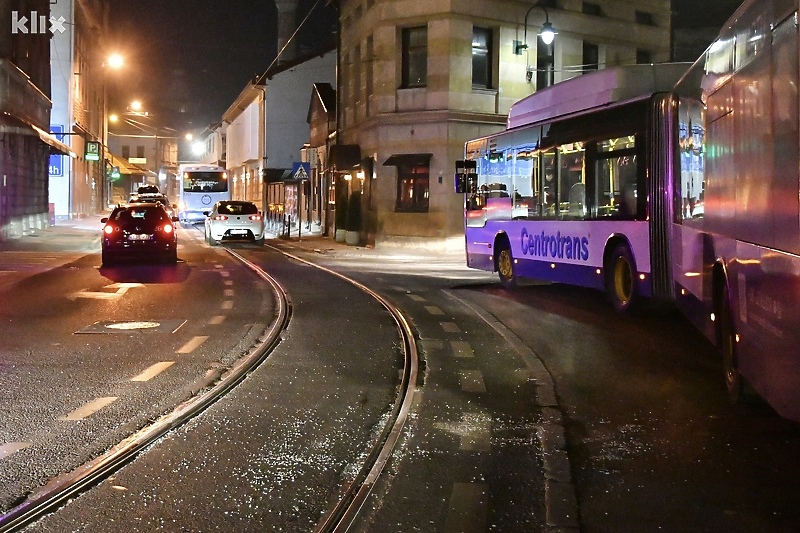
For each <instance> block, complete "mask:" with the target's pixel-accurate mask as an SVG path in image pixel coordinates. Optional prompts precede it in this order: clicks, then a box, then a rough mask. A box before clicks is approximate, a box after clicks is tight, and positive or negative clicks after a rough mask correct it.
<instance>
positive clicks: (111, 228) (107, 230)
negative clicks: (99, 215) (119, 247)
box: [103, 224, 119, 235]
mask: <svg viewBox="0 0 800 533" xmlns="http://www.w3.org/2000/svg"><path fill="white" fill-rule="evenodd" d="M115 231H119V228H117V227H114V226H112V225H110V224H106V226H105V227H104V228H103V232H104V233H105V234H106V235H111V234H112V233H114V232H115Z"/></svg>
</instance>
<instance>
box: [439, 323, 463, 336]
mask: <svg viewBox="0 0 800 533" xmlns="http://www.w3.org/2000/svg"><path fill="white" fill-rule="evenodd" d="M439 325H440V326H442V329H443V330H445V331H446V332H448V333H461V329H459V327H458V326H457V325H456V323H455V322H439Z"/></svg>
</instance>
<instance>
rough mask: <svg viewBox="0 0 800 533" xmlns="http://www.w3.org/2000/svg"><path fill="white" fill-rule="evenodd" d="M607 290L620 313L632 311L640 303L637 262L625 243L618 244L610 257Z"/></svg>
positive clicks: (607, 267) (607, 268)
mask: <svg viewBox="0 0 800 533" xmlns="http://www.w3.org/2000/svg"><path fill="white" fill-rule="evenodd" d="M606 292H607V294H608V297H609V300H611V304H612V305H613V306H614V309H616V310H617V311H618V312H620V313H632V312H633V310H634V309H635V307H636V305H637V303H638V294H637V291H636V264H635V263H634V261H633V256H632V255H631V252H630V250H629V249H628V247H627V246H626V245H624V244H619V245H617V246H616V247H615V248H614V251H613V252H611V256H610V257H609V259H608V263H607V265H606Z"/></svg>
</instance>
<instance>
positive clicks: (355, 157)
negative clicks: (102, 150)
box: [328, 144, 361, 171]
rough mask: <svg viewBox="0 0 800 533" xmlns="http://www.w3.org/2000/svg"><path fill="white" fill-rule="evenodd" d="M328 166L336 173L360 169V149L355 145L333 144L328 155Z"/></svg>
mask: <svg viewBox="0 0 800 533" xmlns="http://www.w3.org/2000/svg"><path fill="white" fill-rule="evenodd" d="M328 164H329V166H332V167H336V170H338V171H349V170H355V169H357V168H360V167H361V147H360V146H358V145H357V144H334V145H333V146H331V148H330V153H329V154H328Z"/></svg>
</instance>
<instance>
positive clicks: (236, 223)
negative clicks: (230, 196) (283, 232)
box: [203, 200, 265, 246]
mask: <svg viewBox="0 0 800 533" xmlns="http://www.w3.org/2000/svg"><path fill="white" fill-rule="evenodd" d="M203 214H204V215H206V221H205V226H206V228H205V232H206V242H207V243H208V244H210V245H211V246H215V245H216V244H218V243H219V242H220V241H223V240H226V241H227V240H246V241H252V242H254V243H256V244H264V232H265V227H264V216H263V214H262V213H261V212H260V211H259V210H258V206H256V204H254V203H253V202H244V201H239V200H227V201H223V202H217V203H215V204H214V206H213V207H212V209H211V211H203Z"/></svg>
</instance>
